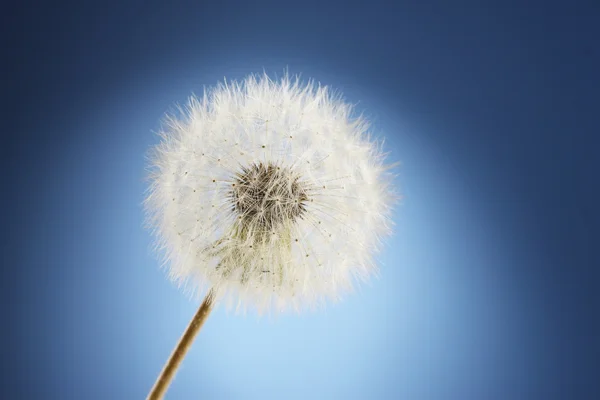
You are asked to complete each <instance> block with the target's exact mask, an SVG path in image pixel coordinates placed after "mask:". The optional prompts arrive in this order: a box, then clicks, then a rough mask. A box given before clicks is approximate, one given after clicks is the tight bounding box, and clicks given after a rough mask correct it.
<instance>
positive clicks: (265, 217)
mask: <svg viewBox="0 0 600 400" xmlns="http://www.w3.org/2000/svg"><path fill="white" fill-rule="evenodd" d="M306 192H307V190H306V185H305V184H303V182H302V181H301V179H300V176H299V175H298V174H297V173H295V172H294V171H293V170H292V169H291V168H287V167H282V166H279V165H276V164H273V163H262V162H260V163H254V164H251V165H250V166H247V167H243V168H242V169H241V171H240V172H239V173H237V174H236V176H235V179H234V183H233V184H232V188H231V193H230V195H231V200H232V202H233V210H234V211H235V212H236V213H237V214H238V216H239V217H238V218H239V219H240V220H242V222H244V223H247V224H253V225H255V226H257V227H260V228H265V229H274V228H276V227H277V226H279V225H280V224H282V223H284V222H293V221H295V220H296V219H297V218H302V214H303V213H304V212H305V211H306V208H305V202H306V201H307V200H308V196H307V193H306Z"/></svg>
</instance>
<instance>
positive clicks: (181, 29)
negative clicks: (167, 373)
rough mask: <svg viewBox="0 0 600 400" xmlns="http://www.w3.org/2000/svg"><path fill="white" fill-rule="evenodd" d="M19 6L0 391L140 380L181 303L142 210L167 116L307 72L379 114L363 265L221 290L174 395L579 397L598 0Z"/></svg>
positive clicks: (590, 303) (73, 390) (143, 387)
mask: <svg viewBox="0 0 600 400" xmlns="http://www.w3.org/2000/svg"><path fill="white" fill-rule="evenodd" d="M393 3H394V2H393V1H389V2H379V1H365V2H361V3H357V2H343V1H332V2H327V1H318V2H313V1H302V2H282V1H273V2H270V3H267V2H250V1H249V2H229V1H225V2H217V1H214V2H206V3H203V2H200V1H189V2H181V1H169V2H167V1H123V2H114V3H106V2H87V1H78V2H61V3H60V4H59V3H56V2H39V1H38V2H24V3H21V5H20V6H18V8H16V6H14V5H13V8H10V7H9V8H7V9H5V10H4V11H3V15H2V19H3V21H2V22H3V23H2V26H3V34H2V36H3V41H4V42H5V43H4V45H3V49H4V50H5V53H7V54H5V55H6V56H5V58H4V62H3V64H4V65H3V69H6V72H5V73H3V78H2V79H3V87H4V89H3V93H5V94H7V96H6V97H7V100H8V101H7V102H6V104H5V105H4V106H3V113H6V115H7V118H5V121H4V128H3V131H4V135H3V136H4V138H3V141H2V146H1V147H2V163H3V164H4V166H3V177H4V178H3V185H2V187H3V189H2V193H3V195H2V197H3V202H6V204H7V206H5V207H3V213H5V214H6V216H5V217H3V222H2V227H3V229H2V235H3V240H2V246H3V248H2V304H3V314H4V315H5V318H3V323H2V335H3V338H4V340H3V345H2V371H1V372H2V378H1V379H2V380H1V385H2V387H1V392H0V397H1V398H3V399H4V398H6V399H142V398H144V397H145V395H146V394H147V391H148V390H149V389H150V387H151V386H152V384H153V382H154V379H155V378H156V376H157V374H158V372H159V371H160V369H161V367H162V364H163V362H164V361H165V360H166V358H167V357H168V356H169V354H170V352H171V350H172V348H173V346H174V345H175V343H176V342H177V340H178V338H179V336H180V334H181V333H182V331H183V330H184V328H185V327H186V325H187V323H188V321H189V319H190V318H191V316H192V315H193V313H194V312H195V309H196V307H197V304H198V302H194V301H190V300H188V299H187V298H186V297H185V296H184V295H183V294H182V293H181V292H180V291H178V290H177V288H176V287H174V286H173V285H172V284H170V283H169V282H168V281H167V279H166V278H165V275H164V273H163V271H161V270H160V269H159V266H158V261H157V259H156V258H155V257H154V255H153V254H152V253H151V251H150V250H149V246H150V237H149V234H148V232H146V231H145V230H144V229H143V227H142V219H143V212H142V207H141V202H142V199H143V191H144V189H145V183H144V180H143V179H144V166H145V160H144V155H145V152H146V151H147V150H148V148H149V147H150V146H151V145H153V144H155V143H156V142H157V138H156V136H155V135H154V134H153V133H152V131H153V130H157V129H158V127H159V123H160V119H161V118H162V116H163V113H164V112H165V111H167V110H169V109H172V106H173V105H174V104H175V103H182V102H185V100H186V98H187V96H188V95H190V94H191V92H192V91H194V92H197V93H201V91H202V87H203V85H212V84H214V83H216V82H217V81H219V80H221V79H222V78H223V77H224V76H227V77H228V78H241V77H243V76H245V75H246V74H247V73H250V72H261V71H262V69H263V67H264V68H265V69H266V71H267V72H270V73H279V74H280V73H281V72H282V71H283V69H284V68H285V67H286V66H287V67H289V70H290V72H291V73H302V74H303V76H305V77H312V78H315V79H316V80H318V81H321V82H322V83H324V84H327V85H331V86H332V87H334V88H336V89H339V90H340V91H342V92H343V93H344V94H345V96H346V99H347V100H348V101H350V102H353V103H357V102H358V103H359V104H358V109H359V110H361V111H365V112H366V113H367V114H368V115H370V116H371V117H372V118H373V121H374V130H375V132H376V133H377V134H378V135H382V136H385V137H386V138H387V150H389V151H390V152H391V154H390V161H400V162H402V166H401V168H400V169H399V173H400V175H399V177H398V182H397V183H398V185H399V186H400V188H401V191H402V192H403V194H404V196H405V199H404V201H403V205H402V206H401V207H400V208H399V209H398V211H397V213H396V215H395V221H396V223H397V230H396V234H395V236H394V237H393V238H392V239H391V240H390V241H389V243H388V247H387V248H386V250H385V252H384V253H382V254H381V261H382V264H383V265H382V268H381V277H380V278H379V279H375V280H373V281H372V283H371V284H370V285H367V286H363V287H361V289H360V290H359V291H358V292H357V293H356V294H354V295H352V296H348V297H347V298H346V299H345V300H344V301H343V302H342V303H339V304H336V305H333V306H329V307H328V308H327V309H326V310H324V311H320V312H316V313H313V314H303V315H301V316H294V315H284V316H280V317H276V318H275V317H274V318H262V319H258V318H257V317H256V316H255V315H253V314H251V315H248V316H246V317H243V316H236V315H233V314H232V313H227V312H226V310H225V309H224V308H222V307H221V308H218V309H217V310H216V311H215V312H214V313H213V314H212V315H211V317H210V319H209V320H208V321H207V324H206V325H205V328H204V329H203V331H202V332H201V333H200V336H199V337H198V340H197V341H196V342H195V344H194V346H193V348H192V349H191V351H190V353H189V354H188V356H187V358H186V359H185V362H184V364H183V367H182V369H181V370H180V372H179V374H178V376H177V377H176V379H175V381H174V383H173V385H172V387H171V389H170V391H169V392H168V396H167V398H171V399H255V398H256V399H265V400H266V399H350V400H351V399H445V400H448V399H450V400H451V399H457V400H468V399H474V400H486V399H598V398H600V383H599V382H598V380H599V379H600V375H599V369H600V345H599V339H598V338H599V335H600V330H599V329H598V318H599V316H600V309H599V307H598V293H597V291H598V289H597V287H598V278H599V273H598V265H600V263H599V262H598V252H597V246H598V222H599V221H598V214H597V207H598V200H599V198H598V193H597V190H598V181H599V178H598V174H597V171H598V156H597V153H598V146H597V144H598V143H597V140H596V138H595V137H594V136H597V134H598V115H599V112H600V110H599V104H600V102H599V100H598V92H599V89H600V86H599V84H598V83H599V79H598V71H600V62H599V59H600V54H599V50H598V44H597V38H598V37H600V32H599V31H600V29H599V28H598V20H599V17H600V13H599V12H598V9H597V8H595V7H594V5H593V2H591V1H590V2H587V3H586V2H577V1H575V2H573V1H571V2H553V1H550V2H548V1H544V2H533V1H525V2H523V1H521V2H506V1H495V2H490V1H487V2H477V1H471V2H466V1H434V2H420V1H412V2H403V1H398V2H395V4H393Z"/></svg>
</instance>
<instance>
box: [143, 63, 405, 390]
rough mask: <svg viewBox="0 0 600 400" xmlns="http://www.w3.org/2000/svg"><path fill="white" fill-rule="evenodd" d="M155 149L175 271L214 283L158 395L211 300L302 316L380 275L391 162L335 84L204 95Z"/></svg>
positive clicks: (155, 200) (280, 83)
mask: <svg viewBox="0 0 600 400" xmlns="http://www.w3.org/2000/svg"><path fill="white" fill-rule="evenodd" d="M180 111H181V112H180V115H179V116H170V117H168V118H167V120H166V124H165V129H164V130H163V132H162V133H161V137H162V141H161V143H160V144H159V145H157V146H156V147H155V148H154V149H153V154H152V157H151V164H150V167H151V175H150V181H151V186H150V188H149V191H148V195H147V198H146V202H145V205H146V209H147V212H148V216H149V221H150V224H151V226H152V227H153V228H154V233H155V236H156V239H157V241H156V243H157V247H158V248H159V249H160V250H161V251H162V253H163V254H164V262H165V265H167V266H168V271H169V275H170V277H171V278H172V279H173V280H174V281H176V282H178V283H179V284H182V285H185V286H186V287H187V288H189V289H191V290H192V291H196V292H204V291H208V295H207V296H206V298H205V300H204V302H203V303H202V305H201V307H200V309H199V310H198V313H197V314H196V317H194V319H193V320H192V322H191V323H190V326H189V327H188V330H187V331H186V333H185V334H184V336H183V337H182V339H181V341H180V344H179V345H178V347H177V348H176V350H175V352H174V353H173V355H172V356H171V359H170V360H169V362H168V363H167V366H166V367H165V370H164V371H163V373H162V374H161V376H160V377H159V380H158V381H157V383H156V385H155V387H154V389H153V391H152V392H151V394H150V396H149V398H161V397H162V395H163V394H164V392H165V391H166V388H167V386H168V384H169V382H170V380H171V379H172V376H173V375H174V373H175V370H176V368H177V366H178V365H179V363H180V362H181V359H182V358H183V355H184V353H185V351H186V349H187V348H188V347H189V345H190V344H191V342H192V340H193V338H194V336H195V334H196V333H197V332H198V330H199V329H200V326H201V325H202V323H203V322H204V320H205V318H206V316H207V315H208V313H209V311H210V309H211V308H212V306H213V304H214V303H215V302H216V301H217V300H221V299H224V300H226V301H227V302H228V303H229V304H231V305H235V306H236V308H237V309H239V310H245V309H247V308H254V309H255V310H257V311H258V312H259V313H262V312H265V311H269V310H276V311H286V310H295V311H301V310H303V309H307V308H314V307H316V306H320V305H322V304H324V302H325V301H326V300H327V299H330V300H334V301H335V300H338V299H339V298H340V296H341V295H342V294H344V293H347V292H349V291H351V290H352V287H353V284H354V282H355V281H357V280H365V279H367V278H368V277H369V276H370V275H371V274H373V273H374V272H376V270H377V266H376V263H375V260H374V255H375V254H376V253H377V251H378V250H379V249H380V247H381V240H382V238H384V237H385V236H387V235H389V234H390V233H391V220H390V213H391V208H392V206H393V205H394V203H395V200H396V199H397V196H396V195H395V194H394V192H393V190H392V188H391V179H390V175H389V168H390V165H386V164H385V163H384V156H385V155H384V154H383V152H382V149H381V147H382V144H381V143H378V142H376V141H373V140H371V138H370V137H369V133H368V129H369V126H368V123H367V121H366V120H365V118H363V117H362V116H359V117H353V116H352V115H351V114H352V106H351V105H349V104H347V103H345V102H344V101H343V100H342V99H341V97H340V96H339V95H335V94H333V93H332V92H331V90H330V89H329V88H327V87H325V86H321V85H318V84H315V83H314V82H312V81H309V82H308V83H306V84H304V83H302V82H301V81H300V79H299V78H295V79H290V78H289V76H288V75H287V74H286V75H284V76H283V77H282V78H280V79H278V80H275V81H274V80H271V79H270V78H269V77H267V76H266V75H263V76H254V75H251V76H249V77H247V78H246V79H245V80H243V81H241V82H229V83H228V82H224V83H221V84H219V85H217V86H216V87H214V88H212V89H210V90H208V91H205V93H204V95H203V96H202V97H201V98H198V97H192V98H191V99H190V100H189V103H188V105H187V107H185V108H184V109H182V110H180Z"/></svg>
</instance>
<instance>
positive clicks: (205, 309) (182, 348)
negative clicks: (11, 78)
mask: <svg viewBox="0 0 600 400" xmlns="http://www.w3.org/2000/svg"><path fill="white" fill-rule="evenodd" d="M213 299H214V293H213V291H212V290H211V291H209V292H208V294H207V295H206V297H205V298H204V301H203V302H202V304H201V305H200V308H198V311H197V312H196V315H194V318H192V320H191V321H190V323H189V325H188V327H187V328H186V330H185V332H184V333H183V336H181V339H179V343H178V344H177V346H176V347H175V350H173V353H172V354H171V357H169V360H168V361H167V363H166V364H165V366H164V368H163V370H162V372H161V373H160V375H159V376H158V379H157V380H156V383H155V384H154V387H153V388H152V390H151V391H150V394H148V397H147V400H160V399H162V398H163V396H164V395H165V393H166V391H167V389H168V388H169V385H170V384H171V381H172V380H173V377H174V376H175V373H176V372H177V369H178V368H179V365H180V364H181V362H182V361H183V358H184V357H185V354H186V353H187V351H188V350H189V349H190V347H191V346H192V343H193V341H194V338H195V337H196V335H197V334H198V332H199V331H200V328H202V325H204V321H206V318H208V315H209V314H210V311H211V310H212V306H213Z"/></svg>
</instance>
